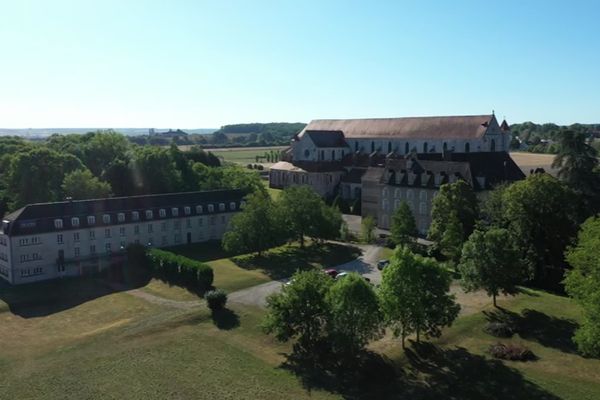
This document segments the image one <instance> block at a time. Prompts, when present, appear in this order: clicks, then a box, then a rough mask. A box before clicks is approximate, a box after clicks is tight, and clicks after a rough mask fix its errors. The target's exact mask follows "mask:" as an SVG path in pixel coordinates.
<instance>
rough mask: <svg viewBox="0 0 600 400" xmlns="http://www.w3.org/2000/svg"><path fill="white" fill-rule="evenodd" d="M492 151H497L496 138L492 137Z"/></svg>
mask: <svg viewBox="0 0 600 400" xmlns="http://www.w3.org/2000/svg"><path fill="white" fill-rule="evenodd" d="M490 151H496V140H494V139H492V144H491V145H490Z"/></svg>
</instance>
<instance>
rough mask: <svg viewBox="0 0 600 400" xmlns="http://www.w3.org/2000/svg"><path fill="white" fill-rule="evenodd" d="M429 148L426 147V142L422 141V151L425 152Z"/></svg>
mask: <svg viewBox="0 0 600 400" xmlns="http://www.w3.org/2000/svg"><path fill="white" fill-rule="evenodd" d="M428 150H429V148H428V147H427V142H425V143H423V153H427V151H428Z"/></svg>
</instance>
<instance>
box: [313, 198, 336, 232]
mask: <svg viewBox="0 0 600 400" xmlns="http://www.w3.org/2000/svg"><path fill="white" fill-rule="evenodd" d="M342 222H343V219H342V213H340V211H339V210H338V209H337V208H336V207H329V206H328V205H327V204H325V202H323V201H322V202H321V217H320V218H318V219H317V220H316V221H315V224H314V225H313V227H312V229H311V231H310V232H309V235H310V236H312V237H314V238H317V239H321V240H327V239H337V238H339V236H340V228H341V226H342Z"/></svg>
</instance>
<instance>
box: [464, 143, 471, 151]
mask: <svg viewBox="0 0 600 400" xmlns="http://www.w3.org/2000/svg"><path fill="white" fill-rule="evenodd" d="M470 151H471V143H469V142H467V143H465V153H468V152H470Z"/></svg>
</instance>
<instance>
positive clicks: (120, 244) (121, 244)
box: [119, 241, 127, 250]
mask: <svg viewBox="0 0 600 400" xmlns="http://www.w3.org/2000/svg"><path fill="white" fill-rule="evenodd" d="M125 247H127V243H125V242H124V241H121V243H119V250H125Z"/></svg>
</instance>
